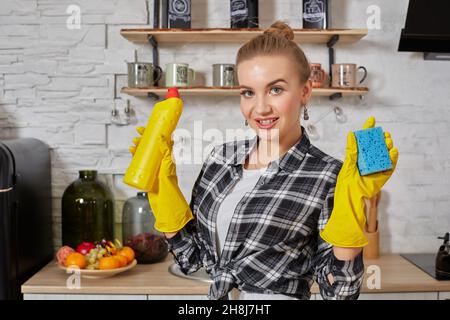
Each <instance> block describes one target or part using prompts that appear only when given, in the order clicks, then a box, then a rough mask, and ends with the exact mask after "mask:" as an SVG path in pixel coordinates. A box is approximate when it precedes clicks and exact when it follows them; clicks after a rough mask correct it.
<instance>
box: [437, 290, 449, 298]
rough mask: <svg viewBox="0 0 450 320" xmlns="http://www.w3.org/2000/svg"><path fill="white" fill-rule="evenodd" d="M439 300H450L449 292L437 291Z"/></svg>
mask: <svg viewBox="0 0 450 320" xmlns="http://www.w3.org/2000/svg"><path fill="white" fill-rule="evenodd" d="M438 296H439V300H450V292H439V295H438Z"/></svg>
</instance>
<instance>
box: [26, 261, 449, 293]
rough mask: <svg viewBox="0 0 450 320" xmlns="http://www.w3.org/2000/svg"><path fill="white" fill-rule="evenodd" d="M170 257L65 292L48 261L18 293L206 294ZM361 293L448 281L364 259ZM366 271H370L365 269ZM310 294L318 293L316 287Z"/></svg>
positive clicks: (444, 287)
mask: <svg viewBox="0 0 450 320" xmlns="http://www.w3.org/2000/svg"><path fill="white" fill-rule="evenodd" d="M172 259H173V258H172V256H171V255H170V254H169V255H168V257H167V259H166V260H165V261H163V262H160V263H156V264H147V265H137V266H136V267H135V268H133V269H131V270H129V271H127V272H124V273H122V274H118V275H116V276H114V277H111V278H105V279H84V278H82V279H81V288H80V289H69V288H67V287H66V281H67V279H68V277H69V274H66V273H65V272H64V270H62V269H60V268H58V267H57V265H56V262H51V263H49V264H48V265H47V266H45V267H44V268H43V269H42V270H41V271H39V272H38V273H37V274H35V275H34V276H33V277H31V278H30V279H29V280H28V281H27V282H26V283H25V284H24V285H22V293H28V294H29V293H41V294H45V293H47V294H50V293H51V294H69V293H70V294H76V293H80V294H147V295H206V294H207V293H208V289H209V285H210V284H209V283H207V282H201V281H196V280H190V279H184V278H180V277H177V276H174V275H172V274H171V273H170V272H169V271H168V268H169V266H170V265H171V264H172V262H173V260H172ZM364 264H365V268H366V274H365V277H366V279H365V281H364V284H363V288H362V292H363V293H382V292H425V291H434V292H437V291H441V292H442V291H450V281H437V280H435V279H433V278H432V277H431V276H429V275H428V274H426V273H425V272H423V271H422V270H420V269H419V268H417V267H416V266H414V265H413V264H411V263H410V262H409V261H407V260H405V259H404V258H402V257H401V256H399V255H395V254H389V255H382V256H380V258H379V259H377V260H366V261H365V262H364ZM371 265H376V266H379V268H380V270H381V288H380V289H368V288H367V281H366V280H367V278H369V277H371V275H372V273H367V270H368V269H367V268H369V267H370V266H371ZM369 271H370V269H369ZM311 293H312V294H315V293H319V288H318V286H317V284H314V285H313V286H312V288H311Z"/></svg>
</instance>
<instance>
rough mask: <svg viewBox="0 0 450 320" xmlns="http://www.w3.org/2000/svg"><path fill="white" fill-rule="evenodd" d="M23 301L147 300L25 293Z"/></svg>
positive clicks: (125, 296)
mask: <svg viewBox="0 0 450 320" xmlns="http://www.w3.org/2000/svg"><path fill="white" fill-rule="evenodd" d="M23 299H24V300H147V295H145V294H140V295H135V294H50V293H48V294H47V293H26V294H24V295H23Z"/></svg>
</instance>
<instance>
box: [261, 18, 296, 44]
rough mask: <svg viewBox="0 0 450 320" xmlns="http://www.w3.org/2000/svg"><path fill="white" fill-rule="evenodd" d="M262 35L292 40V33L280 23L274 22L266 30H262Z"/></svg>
mask: <svg viewBox="0 0 450 320" xmlns="http://www.w3.org/2000/svg"><path fill="white" fill-rule="evenodd" d="M264 34H267V35H271V36H274V37H282V38H285V39H287V40H294V31H293V30H292V29H291V27H289V26H288V25H287V24H286V23H284V22H282V21H275V22H274V23H273V24H272V25H271V26H270V27H269V28H268V29H266V30H264Z"/></svg>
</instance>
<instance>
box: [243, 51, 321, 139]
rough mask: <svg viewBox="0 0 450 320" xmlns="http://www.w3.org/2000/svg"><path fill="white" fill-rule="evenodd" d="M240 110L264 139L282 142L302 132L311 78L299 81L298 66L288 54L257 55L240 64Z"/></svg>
mask: <svg viewBox="0 0 450 320" xmlns="http://www.w3.org/2000/svg"><path fill="white" fill-rule="evenodd" d="M237 74H238V79H239V87H240V94H241V112H242V114H243V115H244V117H245V118H246V119H247V121H248V124H249V126H250V127H251V128H252V129H253V130H255V131H256V134H258V136H259V137H260V138H261V139H267V140H272V141H273V140H274V139H278V141H279V142H281V141H283V139H284V137H286V136H289V135H292V134H298V133H299V132H300V112H301V106H302V105H305V104H306V103H307V102H308V100H309V98H310V95H311V87H312V85H311V81H308V82H307V83H306V84H302V83H300V77H299V74H298V73H297V72H296V66H295V65H294V64H293V62H291V59H289V57H287V56H285V55H277V56H258V57H255V58H252V59H250V60H245V61H243V62H241V63H240V64H239V67H238V70H237Z"/></svg>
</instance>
